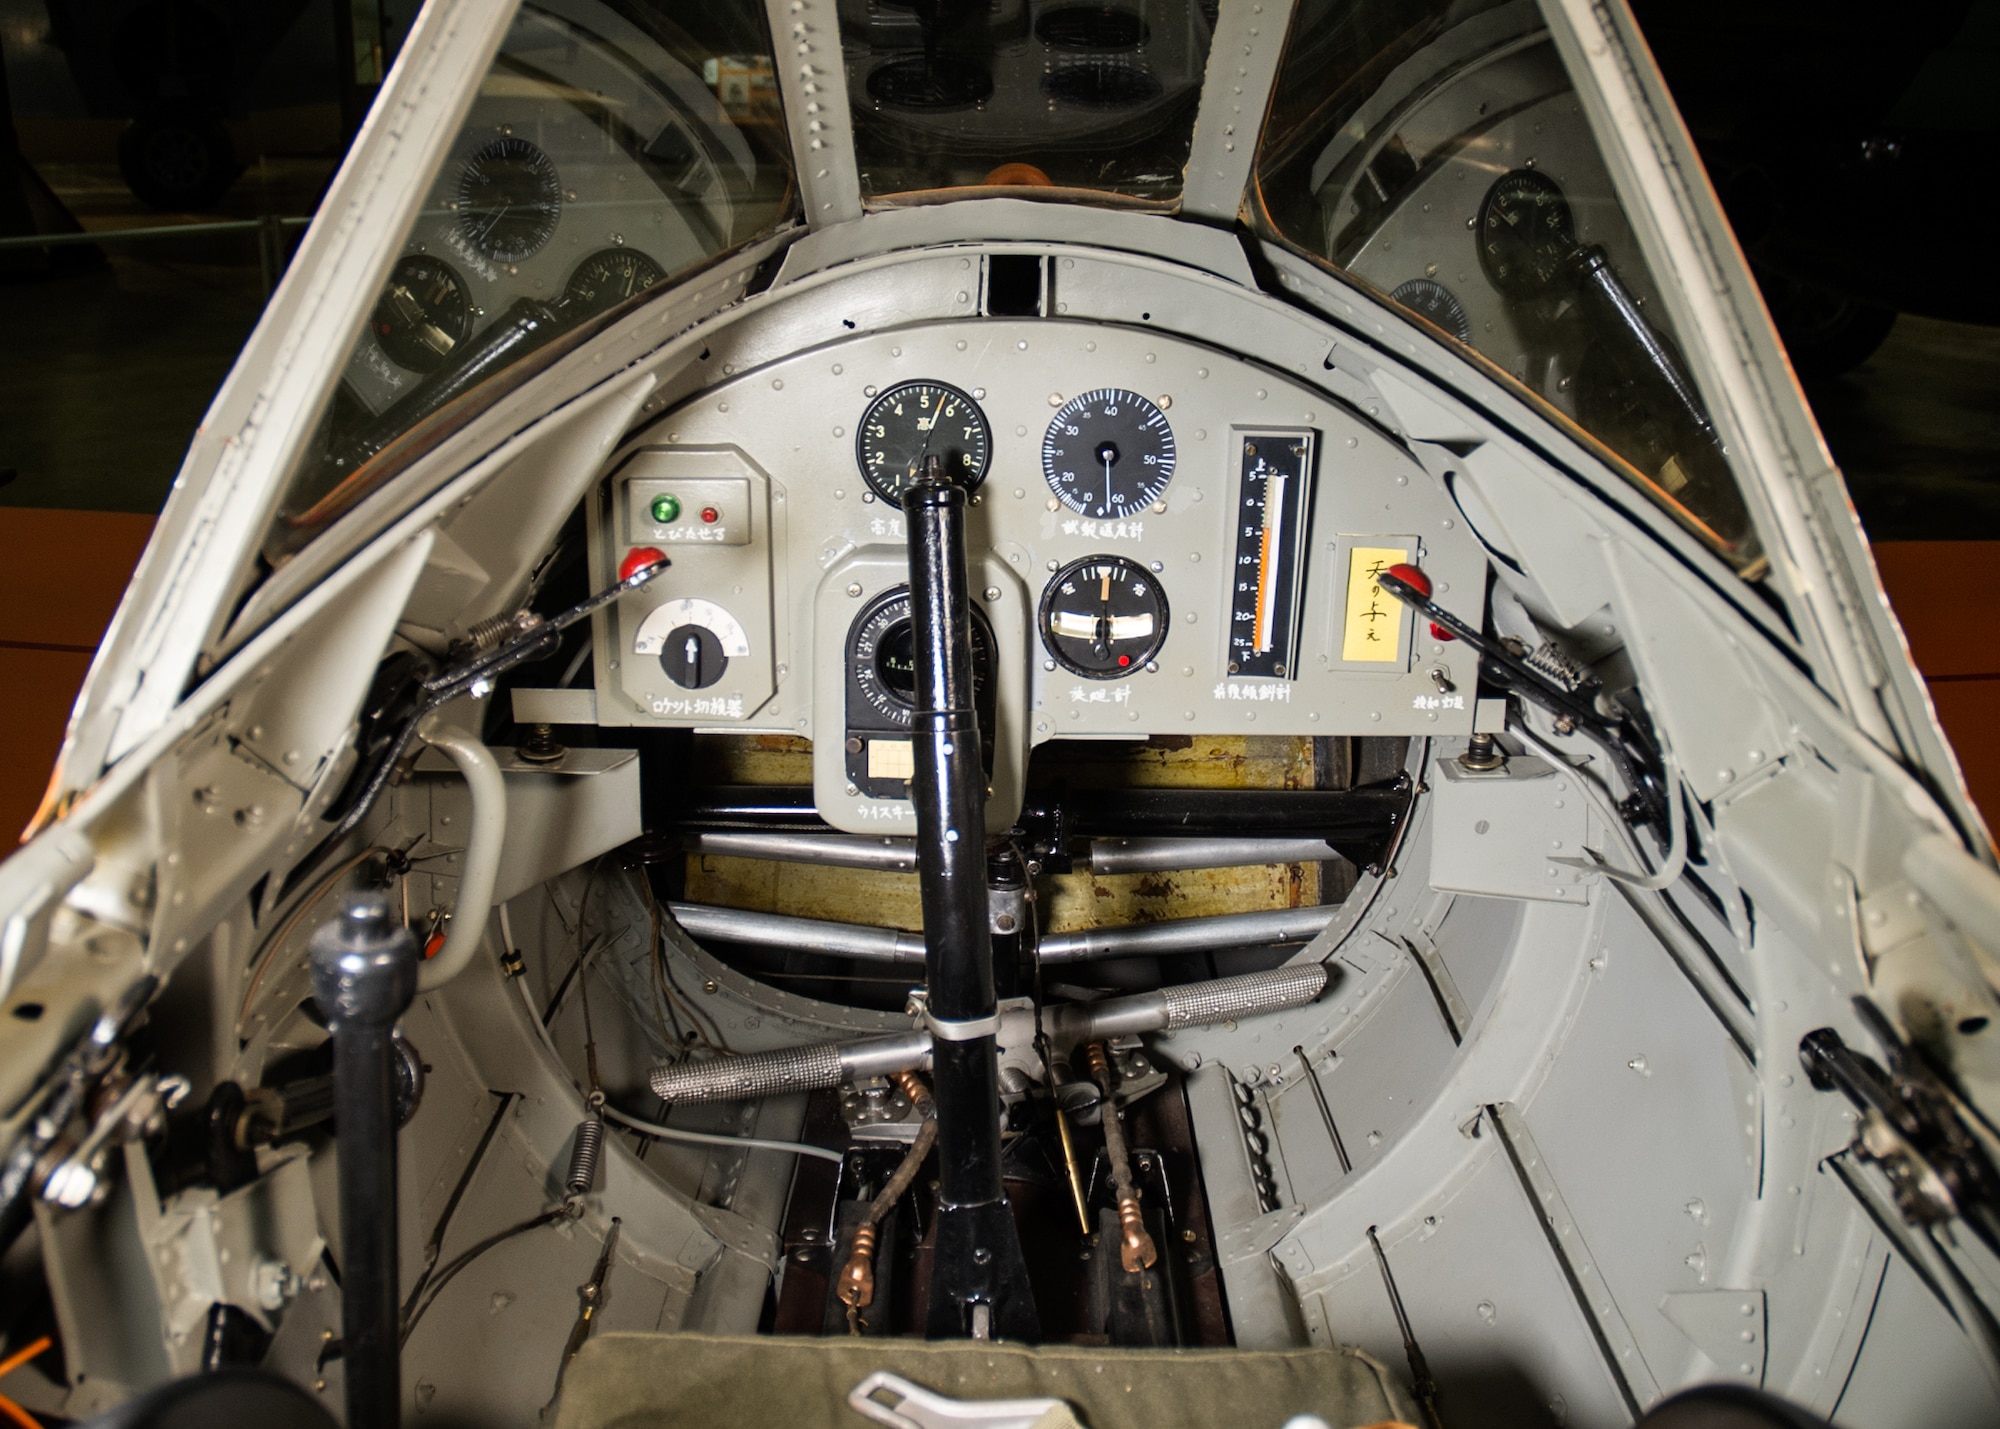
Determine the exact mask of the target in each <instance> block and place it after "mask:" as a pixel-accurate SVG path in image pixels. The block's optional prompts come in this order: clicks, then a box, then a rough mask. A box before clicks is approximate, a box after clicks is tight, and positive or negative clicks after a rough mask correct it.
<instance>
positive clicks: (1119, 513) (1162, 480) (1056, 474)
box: [1042, 387, 1174, 520]
mask: <svg viewBox="0 0 2000 1429" xmlns="http://www.w3.org/2000/svg"><path fill="white" fill-rule="evenodd" d="M1042 475H1043V476H1045V477H1047V478H1048V483H1049V490H1051V491H1053V492H1054V493H1055V494H1056V497H1057V499H1058V500H1060V501H1061V502H1062V504H1063V505H1065V506H1067V507H1068V508H1069V509H1070V510H1072V511H1075V512H1077V513H1079V514H1081V515H1084V516H1090V517H1095V518H1096V519H1098V520H1107V519H1109V520H1123V519H1124V518H1125V517H1127V516H1134V515H1137V514H1138V513H1139V512H1141V511H1144V510H1145V509H1146V508H1147V507H1148V506H1151V505H1152V504H1153V503H1154V502H1155V501H1158V500H1159V499H1160V497H1161V496H1163V495H1165V493H1166V490H1167V483H1168V482H1170V481H1172V480H1173V479H1174V430H1173V428H1172V427H1170V426H1168V425H1167V417H1166V414H1165V413H1164V412H1162V411H1161V410H1160V409H1159V408H1158V407H1156V406H1154V405H1153V404H1152V403H1151V402H1148V401H1147V400H1146V399H1145V398H1144V397H1141V396H1140V395H1139V394H1138V393H1137V392H1127V391H1124V390H1123V389H1122V388H1117V387H1101V388H1099V389H1098V390H1097V391H1095V392H1086V393H1084V394H1083V395H1082V396H1081V397H1072V398H1071V399H1070V400H1069V401H1067V402H1065V403H1064V404H1063V405H1062V406H1061V407H1060V408H1058V409H1057V411H1056V416H1055V420H1054V421H1052V422H1050V423H1049V430H1048V435H1047V436H1045V437H1043V438H1042Z"/></svg>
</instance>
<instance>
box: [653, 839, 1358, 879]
mask: <svg viewBox="0 0 2000 1429" xmlns="http://www.w3.org/2000/svg"><path fill="white" fill-rule="evenodd" d="M680 846H681V848H682V850H683V851H685V852H687V853H691V854H707V855H711V856H718V857H723V858H759V859H770V860H773V861H775V862H779V863H810V864H818V865H822V866H824V867H828V868H866V869H873V870H876V871H878V872H882V873H914V872H916V869H917V846H916V843H915V841H914V840H911V839H895V838H870V837H868V836H867V835H865V834H835V833H825V834H813V833H788V832H785V831H782V830H771V831H765V830H762V829H708V830H699V831H696V832H693V833H689V834H686V835H684V836H683V837H682V839H681V845H680ZM1088 848H1089V852H1088V853H1087V854H1086V855H1085V857H1084V859H1083V860H1082V862H1083V863H1084V865H1085V866H1086V867H1087V868H1089V870H1090V871H1091V872H1092V873H1097V874H1113V873H1156V872H1169V871H1180V870H1184V869H1194V868H1252V867H1260V866H1264V865H1269V864H1278V863H1319V862H1323V861H1325V860H1327V859H1333V858H1339V857H1340V855H1339V854H1338V853H1336V852H1334V850H1333V849H1332V848H1331V847H1330V846H1329V845H1328V844H1327V842H1326V840H1325V839H1315V838H1297V839H1288V838H1199V837H1197V838H1173V837H1164V838H1153V837H1140V838H1094V839H1091V840H1089V845H1088Z"/></svg>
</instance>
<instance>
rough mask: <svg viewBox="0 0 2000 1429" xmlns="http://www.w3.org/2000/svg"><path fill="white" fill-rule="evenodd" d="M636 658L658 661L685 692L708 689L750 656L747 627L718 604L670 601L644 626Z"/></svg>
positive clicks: (636, 640)
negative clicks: (649, 657)
mask: <svg viewBox="0 0 2000 1429" xmlns="http://www.w3.org/2000/svg"><path fill="white" fill-rule="evenodd" d="M632 653H633V654H635V655H652V656H656V657H657V658H658V659H659V662H660V668H661V669H662V670H664V671H666V675H667V678H668V679H669V680H672V681H673V682H674V683H675V684H676V685H679V686H680V687H681V688H682V689H684V690H705V689H707V688H708V687H709V686H710V685H713V684H714V683H715V682H716V681H717V680H720V679H721V678H722V676H723V674H724V672H725V671H727V670H728V668H729V662H730V660H732V659H741V658H743V657H745V656H747V655H748V654H749V653H750V638H749V636H747V635H746V634H744V631H743V626H742V624H741V623H740V622H739V621H738V620H737V619H736V617H735V616H733V615H731V614H730V613H729V612H728V611H726V610H724V609H723V608H722V607H721V606H719V605H717V604H716V603H715V602H714V601H712V600H699V599H692V598H691V599H686V600H670V601H668V602H667V603H666V604H665V605H661V606H657V607H655V608H654V610H653V611H652V612H651V613H650V614H649V615H647V617H646V619H645V620H644V621H643V622H642V623H641V624H640V626H639V631H638V634H637V636H636V637H635V638H634V639H633V642H632Z"/></svg>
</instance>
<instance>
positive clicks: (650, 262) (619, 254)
mask: <svg viewBox="0 0 2000 1429" xmlns="http://www.w3.org/2000/svg"><path fill="white" fill-rule="evenodd" d="M607 259H611V260H620V259H629V260H631V261H633V262H637V263H643V264H645V265H646V266H647V267H648V268H651V269H652V270H653V273H654V275H655V276H654V277H653V280H652V281H651V282H649V283H647V284H646V286H645V287H643V288H637V289H634V290H633V292H632V295H631V297H626V298H620V299H618V300H617V302H611V303H605V304H602V305H599V306H593V307H592V308H591V309H590V310H589V312H588V314H587V316H590V317H595V316H597V315H598V314H599V313H608V312H610V311H611V310H612V309H613V308H615V307H617V306H618V305H619V303H629V302H631V301H632V298H636V297H638V296H639V294H640V293H645V292H650V291H651V290H652V289H654V288H655V287H657V286H659V285H660V284H661V283H664V282H666V281H667V270H666V269H665V268H663V267H661V266H660V264H659V263H658V262H657V261H656V260H655V259H654V258H653V256H652V255H651V254H650V253H646V252H643V251H641V250H640V249H637V248H630V247H625V246H623V245H618V244H614V245H612V246H610V247H608V248H596V249H592V250H591V251H590V252H589V253H586V254H584V255H583V257H581V258H579V259H578V260H577V261H576V265H575V266H574V267H572V268H571V269H570V270H569V276H568V277H567V278H565V279H563V291H562V295H563V301H564V302H565V303H569V302H573V301H574V300H575V299H576V297H577V292H576V280H577V279H578V278H580V277H581V276H583V270H584V269H586V268H588V267H589V266H590V265H591V264H593V263H600V262H603V261H605V260H607Z"/></svg>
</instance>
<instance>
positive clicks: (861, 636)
mask: <svg viewBox="0 0 2000 1429" xmlns="http://www.w3.org/2000/svg"><path fill="white" fill-rule="evenodd" d="M898 607H901V609H900V610H899V609H898ZM899 622H903V623H911V624H912V626H913V628H914V617H913V615H912V612H911V607H910V588H909V587H908V586H907V585H898V586H891V587H889V589H887V590H885V591H883V592H881V593H880V594H879V595H877V596H876V597H875V598H874V599H873V600H871V601H870V602H869V603H868V604H867V605H866V606H864V607H863V608H862V611H861V614H860V615H858V616H856V617H855V620H854V623H853V625H852V626H851V627H850V628H849V631H848V636H847V657H848V674H847V677H848V682H849V684H850V686H851V687H852V688H853V690H854V692H855V693H856V694H858V695H859V696H860V697H861V699H862V701H863V702H864V704H865V705H866V707H867V708H868V709H869V710H871V711H872V712H873V713H874V714H875V715H876V716H877V717H878V718H880V719H882V720H885V721H887V722H888V723H890V724H892V725H894V726H895V727H896V728H898V729H914V728H915V726H916V705H915V703H914V702H913V701H909V700H905V699H904V698H903V697H902V696H901V695H899V694H897V693H896V692H895V690H893V689H891V688H890V686H889V682H888V680H887V679H886V678H884V676H883V674H882V672H881V669H880V667H879V665H878V661H879V660H880V658H881V652H882V641H883V639H884V637H886V636H887V635H888V633H889V632H890V631H891V630H893V629H895V627H896V625H897V624H898V623H899ZM864 643H865V644H866V645H867V647H868V648H867V650H866V651H865V652H864V651H863V649H862V646H863V645H864ZM999 663H1000V660H999V646H998V644H997V643H996V642H995V640H994V635H993V626H992V624H991V623H990V622H989V621H988V620H987V619H986V613H985V612H984V611H982V610H980V609H979V608H978V607H977V606H976V605H975V606H974V607H972V687H973V691H972V699H973V705H974V707H975V708H976V709H978V710H980V711H981V714H982V719H981V723H982V726H983V725H984V724H986V723H989V722H990V719H991V707H992V691H993V686H994V681H995V679H996V678H997V677H998V670H999Z"/></svg>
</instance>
